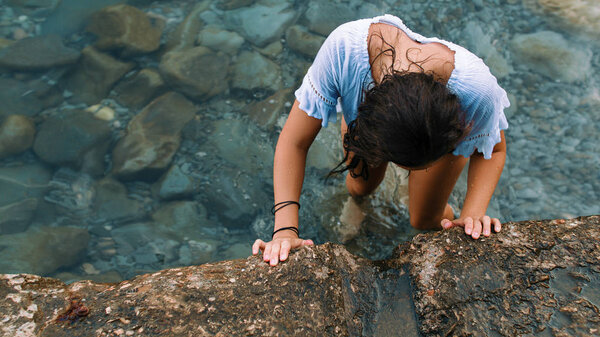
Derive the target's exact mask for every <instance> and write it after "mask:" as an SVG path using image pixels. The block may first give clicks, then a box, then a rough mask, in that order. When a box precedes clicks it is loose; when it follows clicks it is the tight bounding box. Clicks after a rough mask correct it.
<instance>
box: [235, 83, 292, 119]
mask: <svg viewBox="0 0 600 337" xmlns="http://www.w3.org/2000/svg"><path fill="white" fill-rule="evenodd" d="M294 99H295V98H294V92H293V90H292V89H289V88H288V89H282V90H280V91H278V92H276V93H275V94H273V95H271V96H269V97H267V98H266V99H264V100H262V101H260V102H254V103H252V104H250V105H248V107H247V108H246V109H244V110H245V111H247V112H248V116H249V117H250V118H251V119H252V120H253V121H254V122H256V124H258V125H260V126H262V127H264V128H271V127H273V126H274V125H275V123H276V122H277V119H278V118H279V117H280V116H281V115H283V114H284V113H286V112H289V110H290V109H291V106H292V103H294Z"/></svg>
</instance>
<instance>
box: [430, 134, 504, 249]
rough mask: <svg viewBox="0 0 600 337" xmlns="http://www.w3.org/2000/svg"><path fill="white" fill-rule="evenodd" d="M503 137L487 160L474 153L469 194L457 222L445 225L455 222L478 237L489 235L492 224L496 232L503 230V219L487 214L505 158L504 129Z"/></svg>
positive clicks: (444, 223) (470, 166) (452, 224)
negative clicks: (501, 221) (501, 220)
mask: <svg viewBox="0 0 600 337" xmlns="http://www.w3.org/2000/svg"><path fill="white" fill-rule="evenodd" d="M500 139H501V140H500V143H498V144H496V146H495V147H494V150H493V152H492V158H490V159H485V158H483V155H482V154H480V153H475V154H473V155H471V158H470V159H471V160H470V163H469V175H468V178H467V195H466V197H465V203H464V206H463V208H462V211H461V213H460V218H459V219H456V220H454V221H450V220H448V219H444V220H442V227H443V228H445V229H447V228H450V227H453V226H455V225H458V226H464V227H465V233H466V234H467V235H471V236H473V238H475V239H476V238H479V235H480V234H482V233H483V235H484V236H489V235H490V234H491V227H492V225H493V226H494V230H495V231H496V232H499V231H500V228H501V225H500V221H499V220H498V219H491V218H490V217H489V216H487V215H486V210H487V207H488V204H489V202H490V200H491V198H492V194H494V190H495V189H496V185H497V184H498V180H499V179H500V175H501V174H502V169H503V168H504V162H505V160H506V139H505V138H504V131H500Z"/></svg>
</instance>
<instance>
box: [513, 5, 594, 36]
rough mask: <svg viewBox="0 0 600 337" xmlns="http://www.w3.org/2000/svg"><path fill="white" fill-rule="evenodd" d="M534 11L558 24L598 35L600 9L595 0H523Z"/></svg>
mask: <svg viewBox="0 0 600 337" xmlns="http://www.w3.org/2000/svg"><path fill="white" fill-rule="evenodd" d="M524 2H525V4H527V5H528V6H529V7H530V8H533V9H534V10H535V11H536V12H540V11H541V12H543V14H544V15H545V16H548V15H549V16H550V17H551V18H553V19H555V20H556V21H557V23H558V24H559V26H561V27H564V28H568V29H571V30H575V31H577V32H581V31H583V32H585V33H587V34H590V35H591V36H592V37H595V38H598V37H600V34H599V32H600V11H599V10H598V2H597V1H596V0H560V1H558V0H525V1H524Z"/></svg>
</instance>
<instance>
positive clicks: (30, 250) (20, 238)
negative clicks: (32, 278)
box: [0, 227, 90, 275]
mask: <svg viewBox="0 0 600 337" xmlns="http://www.w3.org/2000/svg"><path fill="white" fill-rule="evenodd" d="M89 239H90V235H89V234H88V232H87V230H85V229H82V228H75V227H41V228H35V229H29V230H28V231H26V232H22V233H17V234H6V235H2V236H0V247H2V259H0V271H1V272H2V273H35V274H40V275H46V274H50V273H52V272H54V271H56V270H57V269H59V268H61V267H69V266H72V265H74V264H76V263H78V262H79V261H81V260H82V259H83V258H84V257H85V256H86V253H85V251H86V248H87V244H88V241H89Z"/></svg>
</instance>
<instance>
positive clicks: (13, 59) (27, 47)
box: [0, 35, 80, 71]
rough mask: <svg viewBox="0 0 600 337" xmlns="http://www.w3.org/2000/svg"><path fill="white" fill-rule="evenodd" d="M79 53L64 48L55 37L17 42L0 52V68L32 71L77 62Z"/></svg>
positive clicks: (58, 38)
mask: <svg viewBox="0 0 600 337" xmlns="http://www.w3.org/2000/svg"><path fill="white" fill-rule="evenodd" d="M79 55H80V53H79V52H78V51H77V50H75V49H72V48H68V47H65V46H64V45H63V42H62V39H61V38H60V37H59V36H57V35H44V36H37V37H32V38H26V39H22V40H19V41H17V42H15V43H13V44H11V45H10V46H8V47H6V48H4V49H2V51H0V67H6V68H8V69H13V70H21V71H34V70H43V69H48V68H51V67H56V66H64V65H68V64H72V63H75V62H77V59H78V58H79Z"/></svg>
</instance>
